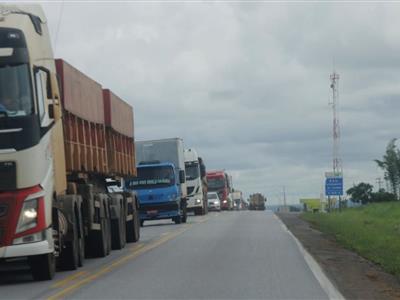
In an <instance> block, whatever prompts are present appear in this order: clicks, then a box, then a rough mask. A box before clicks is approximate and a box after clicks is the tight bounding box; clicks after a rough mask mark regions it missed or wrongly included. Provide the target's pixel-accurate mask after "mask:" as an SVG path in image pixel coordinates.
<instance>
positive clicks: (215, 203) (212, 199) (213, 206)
mask: <svg viewBox="0 0 400 300" xmlns="http://www.w3.org/2000/svg"><path fill="white" fill-rule="evenodd" d="M207 198H208V210H210V211H211V210H216V211H221V201H220V199H219V197H218V194H217V193H216V192H208V193H207Z"/></svg>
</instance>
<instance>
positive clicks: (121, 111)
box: [103, 89, 136, 176]
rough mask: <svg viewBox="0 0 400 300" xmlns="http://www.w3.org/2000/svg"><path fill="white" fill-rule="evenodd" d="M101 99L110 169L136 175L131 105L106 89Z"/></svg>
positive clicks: (119, 172) (117, 172) (113, 171)
mask: <svg viewBox="0 0 400 300" xmlns="http://www.w3.org/2000/svg"><path fill="white" fill-rule="evenodd" d="M103 101H104V120H105V124H106V132H107V133H106V136H107V149H108V166H109V168H110V171H111V172H112V173H116V174H125V175H131V176H133V175H136V163H135V142H134V136H133V130H134V129H133V109H132V106H130V105H129V104H128V103H126V102H125V101H123V100H122V99H121V98H119V97H118V96H116V95H115V94H114V93H112V92H111V91H110V90H108V89H104V90H103Z"/></svg>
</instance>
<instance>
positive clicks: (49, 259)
mask: <svg viewBox="0 0 400 300" xmlns="http://www.w3.org/2000/svg"><path fill="white" fill-rule="evenodd" d="M28 263H29V266H30V268H31V272H32V277H33V280H35V281H43V280H51V279H53V277H54V274H55V273H56V259H55V257H54V254H53V253H49V254H41V255H33V256H29V257H28Z"/></svg>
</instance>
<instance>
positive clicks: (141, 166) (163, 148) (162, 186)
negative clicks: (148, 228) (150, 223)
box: [126, 138, 187, 226]
mask: <svg viewBox="0 0 400 300" xmlns="http://www.w3.org/2000/svg"><path fill="white" fill-rule="evenodd" d="M135 149H136V161H137V163H138V164H137V177H135V178H131V179H129V180H127V181H126V189H127V190H134V191H136V193H137V196H138V199H139V203H140V224H141V226H143V223H144V221H146V220H160V219H171V220H172V221H174V222H175V223H176V224H180V223H185V222H186V219H187V190H186V176H185V160H184V148H183V141H182V139H180V138H170V139H161V140H152V141H138V142H135Z"/></svg>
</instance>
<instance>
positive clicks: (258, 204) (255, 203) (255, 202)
mask: <svg viewBox="0 0 400 300" xmlns="http://www.w3.org/2000/svg"><path fill="white" fill-rule="evenodd" d="M265 202H267V198H265V197H264V196H263V195H262V194H260V193H255V194H252V195H250V198H249V210H265Z"/></svg>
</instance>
